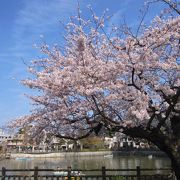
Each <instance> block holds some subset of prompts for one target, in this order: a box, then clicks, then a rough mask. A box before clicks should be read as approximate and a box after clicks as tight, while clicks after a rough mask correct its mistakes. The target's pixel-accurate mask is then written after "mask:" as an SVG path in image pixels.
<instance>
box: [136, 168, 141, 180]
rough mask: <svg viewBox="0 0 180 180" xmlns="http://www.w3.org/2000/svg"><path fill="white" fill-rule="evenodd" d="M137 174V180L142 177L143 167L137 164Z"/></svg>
mask: <svg viewBox="0 0 180 180" xmlns="http://www.w3.org/2000/svg"><path fill="white" fill-rule="evenodd" d="M136 174H137V180H140V179H141V169H140V166H136Z"/></svg>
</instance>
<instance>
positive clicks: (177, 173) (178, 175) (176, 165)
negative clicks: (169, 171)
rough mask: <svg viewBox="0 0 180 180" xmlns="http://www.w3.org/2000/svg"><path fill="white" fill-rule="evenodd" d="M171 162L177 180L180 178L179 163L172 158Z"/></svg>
mask: <svg viewBox="0 0 180 180" xmlns="http://www.w3.org/2000/svg"><path fill="white" fill-rule="evenodd" d="M171 163H172V168H173V171H174V173H175V176H176V178H177V180H180V163H179V162H177V161H176V160H174V159H173V160H172V159H171Z"/></svg>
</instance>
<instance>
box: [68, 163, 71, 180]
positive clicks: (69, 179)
mask: <svg viewBox="0 0 180 180" xmlns="http://www.w3.org/2000/svg"><path fill="white" fill-rule="evenodd" d="M67 170H68V180H71V166H69V167H67Z"/></svg>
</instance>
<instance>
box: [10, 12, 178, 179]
mask: <svg viewBox="0 0 180 180" xmlns="http://www.w3.org/2000/svg"><path fill="white" fill-rule="evenodd" d="M106 18H107V16H106V12H105V13H104V14H103V15H102V16H101V17H97V16H96V15H95V13H94V12H93V11H92V18H91V19H89V20H84V19H82V18H81V16H80V12H79V14H78V16H77V17H74V18H72V19H71V22H70V23H69V24H67V26H66V27H65V28H66V30H67V34H66V36H65V39H66V45H65V46H64V48H63V49H62V48H60V47H58V46H54V47H49V46H48V45H47V44H43V45H42V46H41V47H40V50H41V52H42V53H43V54H44V58H42V59H37V60H34V61H33V62H32V64H31V66H30V67H29V72H30V73H32V76H31V78H29V79H26V80H23V81H22V83H23V84H24V85H25V86H27V87H29V88H31V89H37V90H39V93H38V94H39V95H37V96H29V98H30V99H31V100H32V101H33V103H34V105H35V109H33V111H32V113H31V114H30V115H27V116H24V117H20V118H19V119H16V120H15V121H13V122H12V123H11V125H12V126H14V125H15V126H16V127H18V126H19V127H22V126H27V125H28V124H33V126H32V128H31V130H30V131H31V133H32V134H33V135H38V134H39V133H40V132H42V131H43V130H46V131H47V132H48V133H52V134H53V135H55V136H57V137H63V138H69V139H75V140H77V139H81V138H84V137H87V136H89V135H90V134H92V133H96V134H98V132H100V131H103V132H123V133H125V134H127V135H129V136H131V137H135V138H142V139H146V140H148V141H149V142H152V143H154V144H155V145H156V146H157V147H158V148H159V149H160V150H162V151H164V152H165V153H166V154H167V155H168V157H169V158H170V159H171V161H172V167H173V169H174V172H175V174H176V177H177V178H178V179H180V153H179V152H180V61H179V55H180V50H179V44H180V40H179V39H180V34H179V32H180V17H179V16H170V17H166V18H164V17H158V16H157V17H156V18H155V19H154V20H153V22H152V24H151V25H149V27H145V28H141V31H139V32H141V33H136V35H134V34H133V33H132V32H131V31H130V30H129V29H128V28H127V27H121V28H117V27H112V31H111V33H110V34H111V36H110V35H109V34H107V33H106V32H105V31H104V29H105V28H104V26H105V24H106V23H104V22H105V20H106ZM120 32H121V33H120ZM119 34H121V36H120V35H119Z"/></svg>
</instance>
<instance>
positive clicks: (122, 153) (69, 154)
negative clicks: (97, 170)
mask: <svg viewBox="0 0 180 180" xmlns="http://www.w3.org/2000/svg"><path fill="white" fill-rule="evenodd" d="M109 155H110V156H109ZM111 155H113V156H129V155H136V156H149V155H150V156H155V157H165V156H166V155H165V153H163V152H161V151H97V152H53V153H12V154H11V158H17V157H20V158H21V157H25V158H58V157H74V156H77V157H78V156H106V157H111Z"/></svg>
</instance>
